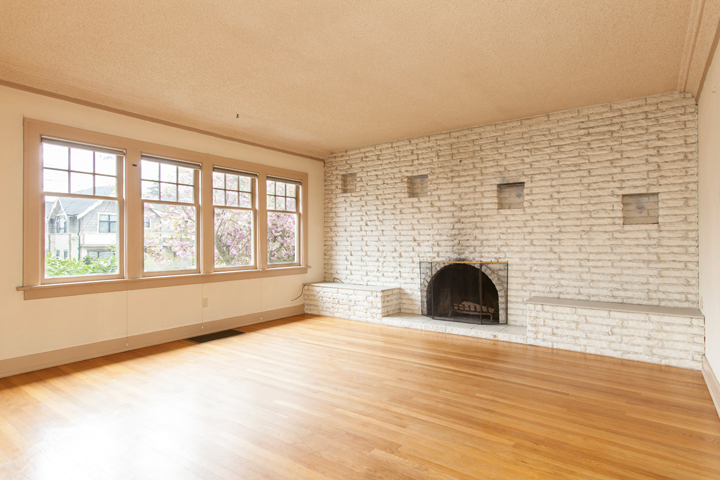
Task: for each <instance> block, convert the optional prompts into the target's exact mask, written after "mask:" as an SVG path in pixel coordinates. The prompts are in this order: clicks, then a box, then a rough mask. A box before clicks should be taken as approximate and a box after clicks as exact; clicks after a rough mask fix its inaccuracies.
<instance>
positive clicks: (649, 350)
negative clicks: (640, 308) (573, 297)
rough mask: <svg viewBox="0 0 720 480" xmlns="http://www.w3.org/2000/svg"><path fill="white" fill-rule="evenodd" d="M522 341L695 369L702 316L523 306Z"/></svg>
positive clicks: (701, 337) (698, 363)
mask: <svg viewBox="0 0 720 480" xmlns="http://www.w3.org/2000/svg"><path fill="white" fill-rule="evenodd" d="M527 316H528V319H527V343H529V344H531V345H538V346H541V347H551V348H560V349H563V350H573V351H576V352H584V353H593V354H597V355H605V356H609V357H616V358H624V359H627V360H639V361H643V362H649V363H657V364H661V365H670V366H674V367H682V368H690V369H693V370H700V367H701V366H702V356H703V354H704V353H705V321H704V320H703V319H702V318H692V317H681V316H670V315H649V314H644V313H628V312H618V311H610V310H599V309H597V310H596V309H589V308H574V307H559V306H553V305H538V304H529V305H527Z"/></svg>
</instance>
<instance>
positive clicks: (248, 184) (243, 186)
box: [238, 177, 252, 192]
mask: <svg viewBox="0 0 720 480" xmlns="http://www.w3.org/2000/svg"><path fill="white" fill-rule="evenodd" d="M238 190H240V191H241V192H250V191H252V178H248V177H240V179H239V181H238Z"/></svg>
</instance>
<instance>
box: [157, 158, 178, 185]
mask: <svg viewBox="0 0 720 480" xmlns="http://www.w3.org/2000/svg"><path fill="white" fill-rule="evenodd" d="M160 181H162V182H170V183H175V182H177V167H176V166H175V165H168V164H166V163H161V164H160Z"/></svg>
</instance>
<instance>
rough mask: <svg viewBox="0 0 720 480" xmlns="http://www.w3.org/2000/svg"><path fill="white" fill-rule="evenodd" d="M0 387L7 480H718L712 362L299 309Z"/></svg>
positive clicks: (719, 439)
mask: <svg viewBox="0 0 720 480" xmlns="http://www.w3.org/2000/svg"><path fill="white" fill-rule="evenodd" d="M241 330H244V331H247V332H250V333H248V334H247V335H240V336H236V337H232V338H227V339H222V340H218V341H215V342H211V343H205V344H193V343H191V342H187V341H181V342H173V343H169V344H165V345H160V346H157V347H152V348H146V349H143V350H136V351H133V352H128V353H124V354H119V355H113V356H110V357H104V358H99V359H95V360H88V361H84V362H79V363H75V364H71V365H66V366H63V367H57V368H51V369H47V370H42V371H39V372H34V373H29V374H25V375H18V376H14V377H9V378H4V379H0V478H3V479H4V478H7V479H43V480H44V479H61V478H67V479H73V480H81V479H93V480H96V479H145V478H148V479H173V480H175V479H243V480H246V479H247V480H252V479H260V478H264V479H273V480H274V479H280V480H281V479H342V480H348V479H393V480H395V479H443V480H449V479H546V478H547V479H633V480H638V479H652V480H658V479H683V480H689V479H719V478H720V419H719V418H718V416H717V413H716V412H715V410H714V407H713V403H712V400H711V399H710V395H709V393H708V391H707V388H706V387H705V384H704V382H703V378H702V375H701V374H700V372H695V371H688V370H682V369H678V368H670V367H660V366H655V365H649V364H643V363H639V362H631V361H622V360H617V359H612V358H605V357H599V356H593V355H585V354H579V353H574V352H566V351H553V350H549V349H544V348H539V347H529V346H525V345H517V344H509V343H502V342H493V341H488V340H479V339H474V338H468V337H458V336H452V335H444V334H438V333H430V332H422V331H416V330H406V329H400V328H394V327H384V326H379V325H372V324H365V323H361V322H353V321H349V320H338V319H333V318H327V317H313V316H300V317H293V318H291V319H286V320H280V321H275V322H269V323H265V324H261V325H256V326H252V327H245V328H242V329H241Z"/></svg>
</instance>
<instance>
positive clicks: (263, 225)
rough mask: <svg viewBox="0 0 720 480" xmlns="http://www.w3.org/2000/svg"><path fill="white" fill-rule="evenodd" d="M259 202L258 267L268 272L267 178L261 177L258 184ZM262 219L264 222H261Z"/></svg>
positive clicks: (256, 243)
mask: <svg viewBox="0 0 720 480" xmlns="http://www.w3.org/2000/svg"><path fill="white" fill-rule="evenodd" d="M257 189H258V195H257V201H258V222H257V233H258V235H257V240H256V242H255V245H256V248H257V252H258V267H259V268H260V269H261V270H266V269H267V267H268V260H267V254H268V248H267V221H268V218H267V178H266V176H265V175H262V174H261V175H260V178H259V179H258V182H257ZM260 219H262V220H260Z"/></svg>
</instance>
